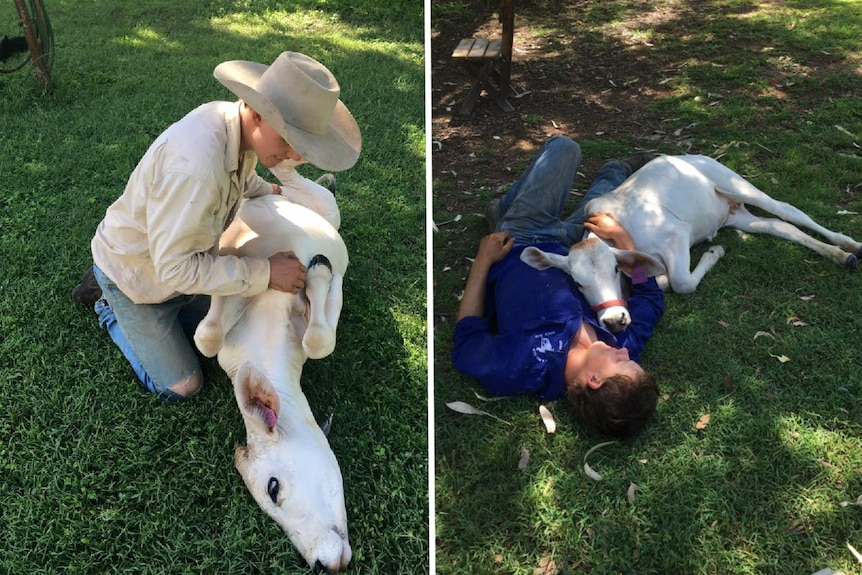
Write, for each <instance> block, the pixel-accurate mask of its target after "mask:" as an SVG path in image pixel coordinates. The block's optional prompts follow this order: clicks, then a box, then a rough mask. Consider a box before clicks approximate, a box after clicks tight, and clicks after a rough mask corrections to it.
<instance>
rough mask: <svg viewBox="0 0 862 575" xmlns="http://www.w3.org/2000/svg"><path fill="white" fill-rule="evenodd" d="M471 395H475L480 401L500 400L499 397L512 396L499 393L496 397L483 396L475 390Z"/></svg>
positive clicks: (507, 397) (506, 397)
mask: <svg viewBox="0 0 862 575" xmlns="http://www.w3.org/2000/svg"><path fill="white" fill-rule="evenodd" d="M473 395H475V396H476V399H481V400H482V401H500V400H501V399H509V398H510V397H512V396H511V395H501V396H498V397H485V396H484V395H479V394H478V393H476V392H475V391H474V392H473Z"/></svg>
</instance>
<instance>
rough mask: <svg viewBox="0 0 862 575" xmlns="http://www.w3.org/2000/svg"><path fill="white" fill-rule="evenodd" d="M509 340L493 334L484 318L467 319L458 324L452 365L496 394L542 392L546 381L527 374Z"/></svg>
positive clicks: (501, 335) (473, 317)
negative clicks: (513, 351)
mask: <svg viewBox="0 0 862 575" xmlns="http://www.w3.org/2000/svg"><path fill="white" fill-rule="evenodd" d="M510 337H511V336H508V335H505V334H498V333H496V332H494V331H492V326H491V324H490V322H488V320H487V319H485V318H481V317H476V316H468V317H464V318H462V319H461V320H460V321H459V322H458V323H457V324H455V333H454V335H453V342H452V343H453V347H452V364H453V365H454V366H455V368H456V369H458V371H460V372H461V373H463V374H464V375H467V376H469V377H472V378H474V379H475V380H476V381H478V382H479V383H480V384H481V385H482V387H484V388H485V389H486V390H487V391H488V392H489V393H492V394H494V395H520V394H524V393H542V392H543V391H544V390H545V387H546V385H547V384H546V382H545V381H544V380H543V379H542V378H537V377H530V376H528V375H527V374H525V373H524V366H523V365H521V364H522V363H523V358H520V357H515V354H513V353H512V350H515V349H517V346H516V344H515V342H511V341H507V340H508V339H510ZM534 375H535V374H534Z"/></svg>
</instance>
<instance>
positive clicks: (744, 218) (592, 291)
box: [521, 156, 862, 331]
mask: <svg viewBox="0 0 862 575" xmlns="http://www.w3.org/2000/svg"><path fill="white" fill-rule="evenodd" d="M745 204H749V205H751V206H756V207H758V208H760V209H762V210H765V211H767V212H769V213H771V214H775V215H776V216H778V217H779V218H781V219H773V218H761V217H757V216H754V215H752V214H751V213H750V212H749V211H748V210H747V209H746V208H745ZM602 212H604V213H609V214H611V215H612V216H613V217H614V219H616V220H617V221H618V222H619V223H620V224H622V226H623V227H624V228H625V229H626V230H628V232H629V233H630V234H631V236H632V239H633V240H634V243H635V245H636V246H637V247H638V250H639V252H627V251H623V250H617V249H614V248H612V247H610V246H609V245H608V244H607V243H605V242H603V241H600V240H599V239H598V238H596V237H595V236H592V235H591V234H588V236H587V238H586V239H585V240H584V241H582V242H580V243H577V244H575V245H574V246H572V247H571V250H570V251H569V254H568V255H567V256H561V255H556V254H548V253H545V252H542V251H541V250H539V249H537V248H534V247H530V248H527V249H525V250H524V251H523V252H522V253H521V260H522V261H524V262H525V263H527V264H528V265H531V266H533V267H534V268H537V269H546V268H548V267H556V268H559V269H561V270H563V271H565V272H567V273H569V274H570V275H571V276H572V278H573V279H574V280H575V284H576V285H577V286H578V288H579V289H580V290H581V292H582V293H583V294H584V297H585V298H586V300H587V301H588V302H589V304H590V305H592V306H593V309H594V310H596V311H598V312H599V319H600V320H601V321H602V323H603V324H604V325H605V326H606V327H607V328H608V329H610V330H612V331H621V330H623V329H625V328H626V326H627V325H628V324H629V322H630V321H631V318H630V316H629V313H628V310H626V308H625V302H624V300H623V297H622V292H621V289H620V281H619V280H620V275H619V274H620V270H622V271H623V272H625V273H627V274H629V275H631V273H633V272H632V270H633V269H635V264H639V265H640V266H641V268H642V270H643V272H645V273H646V274H649V275H658V276H659V278H658V279H659V284H660V285H662V287H663V288H667V287H668V284H669V287H670V288H671V289H673V291H676V292H680V293H691V292H693V291H694V290H695V289H696V288H697V285H698V284H699V283H700V280H701V279H702V278H703V276H704V274H706V272H707V271H709V269H710V268H711V267H712V266H713V265H715V263H716V262H717V261H718V260H719V259H720V258H721V257H722V256H723V255H724V248H723V247H722V246H713V247H711V248H710V249H709V250H708V251H707V252H706V253H704V254H703V256H701V259H700V262H698V264H697V266H695V268H694V270H690V266H691V254H690V249H691V246H693V245H694V244H697V243H700V242H702V241H704V240H709V241H711V240H712V239H713V238H715V236H716V234H717V233H718V230H719V229H721V228H723V227H726V226H728V227H732V228H737V229H739V230H742V231H745V232H751V233H762V234H769V235H773V236H778V237H781V238H785V239H788V240H791V241H794V242H797V243H799V244H802V245H803V246H806V247H808V248H810V249H812V250H814V251H815V252H817V253H818V254H820V255H821V256H823V257H826V258H829V259H831V260H833V261H835V262H837V263H838V264H843V265H845V266H847V267H849V268H854V269H855V268H856V266H857V264H858V260H857V258H858V257H860V254H862V244H860V243H859V242H857V241H856V240H854V239H852V238H850V237H848V236H845V235H843V234H839V233H835V232H832V231H830V230H827V229H826V228H824V227H823V226H820V225H818V224H817V223H816V222H814V221H813V220H812V219H811V218H810V217H808V216H807V215H805V213H803V212H802V211H800V210H799V209H797V208H795V207H793V206H791V205H790V204H787V203H785V202H779V201H777V200H774V199H772V198H771V197H769V196H767V195H766V194H765V193H764V192H762V191H760V190H758V189H757V188H755V187H754V186H753V185H751V184H750V183H749V182H747V181H746V180H745V179H743V177H742V176H740V175H739V174H737V173H735V172H734V171H732V170H731V169H729V168H727V167H726V166H723V165H722V164H720V163H718V162H717V161H716V160H714V159H712V158H709V157H706V156H660V157H658V158H656V159H654V160H652V161H651V162H649V163H647V164H646V165H645V166H644V167H642V168H641V169H640V170H638V171H637V172H635V173H634V174H632V176H631V177H630V178H628V179H627V180H626V181H625V182H624V183H623V184H622V185H621V186H619V187H618V188H617V189H616V190H614V191H613V192H611V193H609V194H605V195H603V196H599V197H598V198H595V199H593V200H591V201H590V202H589V203H588V204H587V213H588V214H595V213H602ZM794 224H795V225H794ZM796 226H802V227H805V228H808V229H810V230H812V231H814V232H817V233H818V234H820V235H821V236H822V237H823V238H825V239H826V240H827V241H828V242H829V243H824V242H822V241H820V240H816V239H814V238H812V237H811V236H809V235H807V234H806V233H804V232H802V231H801V230H800V229H799V228H797V227H796ZM664 274H666V276H664Z"/></svg>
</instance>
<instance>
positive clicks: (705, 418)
mask: <svg viewBox="0 0 862 575" xmlns="http://www.w3.org/2000/svg"><path fill="white" fill-rule="evenodd" d="M711 418H712V416H711V415H710V414H708V413H704V414H703V415H701V416H700V419H698V420H697V423H695V424H694V428H695V429H706V426H707V425H709V420H710V419H711Z"/></svg>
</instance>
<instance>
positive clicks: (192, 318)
mask: <svg viewBox="0 0 862 575" xmlns="http://www.w3.org/2000/svg"><path fill="white" fill-rule="evenodd" d="M93 273H94V275H95V276H96V281H97V282H99V286H100V287H101V288H102V299H100V300H99V301H97V302H96V305H95V310H96V313H97V314H98V316H99V325H100V326H102V327H104V328H105V329H106V330H108V334H109V335H110V336H111V339H112V340H113V341H114V343H115V344H116V345H117V347H118V348H120V351H121V352H122V353H123V355H124V356H125V358H126V360H128V362H129V364H130V365H131V366H132V369H133V370H134V371H135V375H137V376H138V380H139V381H140V382H141V385H143V386H144V388H146V389H147V391H149V392H151V393H156V394H158V395H159V396H160V397H162V398H163V399H167V400H178V399H183V396H181V395H179V394H177V393H174V392H173V391H171V390H170V389H169V388H170V387H171V386H172V385H174V384H175V383H177V382H180V381H183V380H185V379H187V378H188V377H190V376H192V375H194V374H195V373H196V372H198V371H200V369H201V365H200V359H199V357H198V355H197V353H196V352H195V349H194V347H193V344H192V343H191V342H190V341H189V338H190V337H191V336H193V335H194V331H195V328H197V325H198V323H200V321H201V320H202V319H203V318H204V316H205V315H206V313H207V310H209V305H210V297H209V296H206V295H181V296H177V297H175V298H172V299H170V300H168V301H166V302H162V303H159V304H136V303H134V302H133V301H132V300H130V299H129V298H128V297H126V295H125V294H124V293H123V292H122V291H120V288H118V287H117V284H115V283H114V282H113V281H112V280H111V279H110V278H109V277H108V276H106V275H105V274H104V273H103V272H102V270H100V269H99V268H98V266H93Z"/></svg>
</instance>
